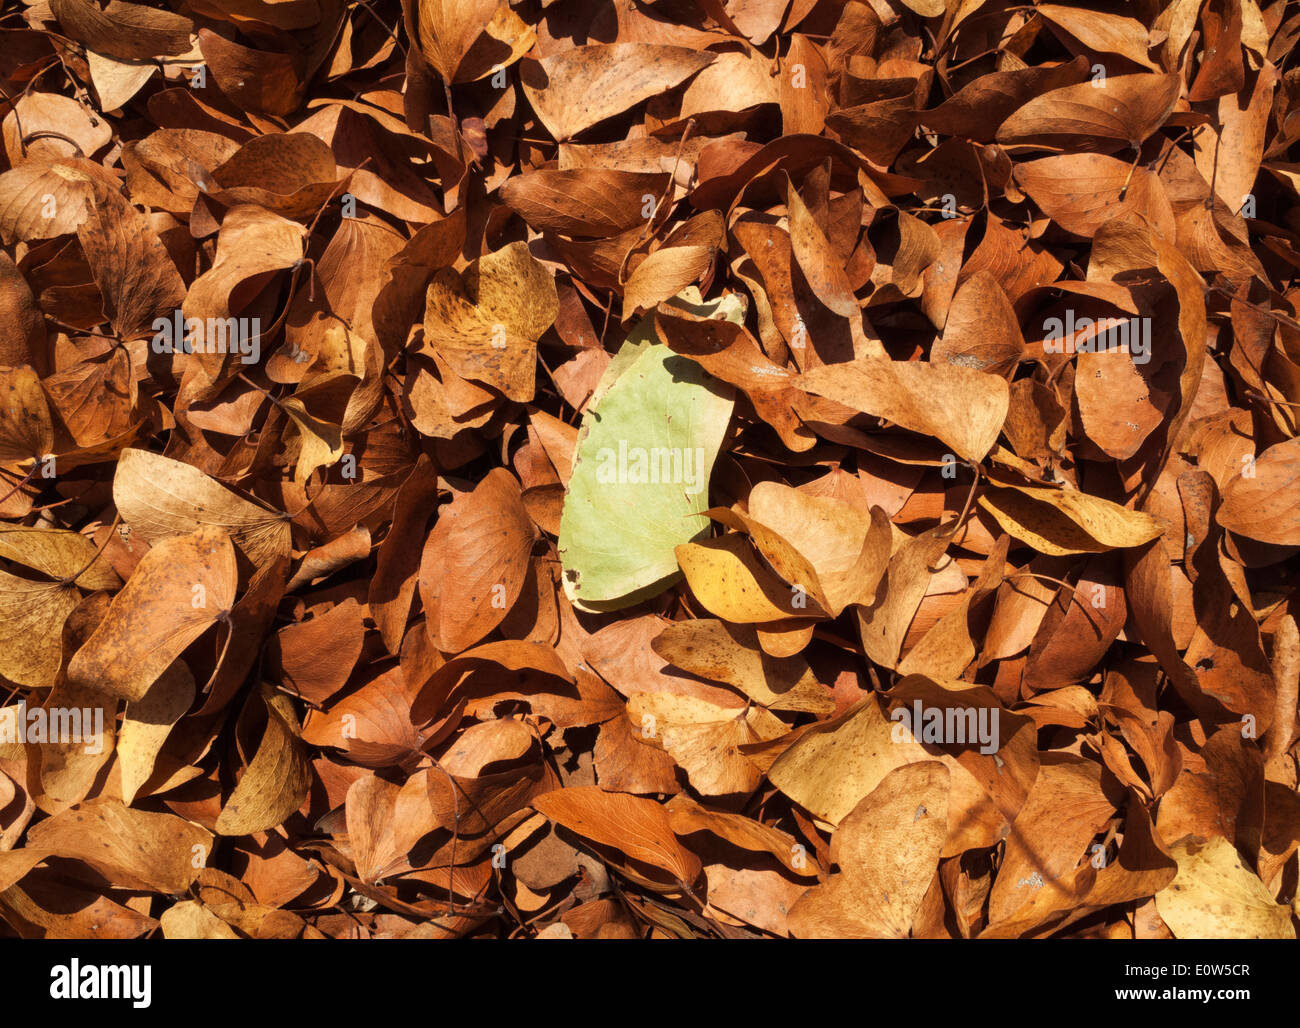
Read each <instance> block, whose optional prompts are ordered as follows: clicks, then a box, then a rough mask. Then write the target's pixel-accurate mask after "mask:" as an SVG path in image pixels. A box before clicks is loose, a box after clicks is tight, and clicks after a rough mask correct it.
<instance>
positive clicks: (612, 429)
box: [559, 288, 744, 611]
mask: <svg viewBox="0 0 1300 1028" xmlns="http://www.w3.org/2000/svg"><path fill="white" fill-rule="evenodd" d="M669 303H670V304H672V305H673V306H676V307H679V308H682V309H685V310H688V311H690V312H691V313H693V314H695V315H696V316H698V317H710V318H719V319H726V320H728V321H733V322H736V323H740V322H741V321H743V320H744V306H743V304H742V302H741V299H740V297H738V296H726V297H723V298H722V299H720V300H716V301H710V302H709V303H707V304H705V303H701V301H700V296H699V292H698V291H697V290H695V289H693V288H692V289H688V290H686V291H685V292H683V293H682V294H681V296H679V297H676V298H674V299H673V300H670V301H669ZM733 405H734V398H733V394H732V392H731V390H730V387H729V386H727V385H725V384H723V383H720V382H717V381H715V380H714V379H712V378H711V377H710V376H709V375H707V374H706V373H705V372H704V370H703V369H702V368H701V367H700V366H699V364H697V363H696V362H695V361H692V360H690V359H689V358H686V357H681V356H679V355H677V354H674V353H673V352H672V350H670V349H669V348H668V347H667V346H666V345H665V344H664V343H663V342H662V341H661V340H660V339H659V338H658V337H657V336H656V335H655V330H654V315H653V312H652V313H651V314H649V315H647V316H646V317H645V318H643V319H642V320H641V321H640V322H638V323H637V325H636V326H635V327H634V328H633V330H632V332H631V334H630V335H629V336H628V338H627V341H626V342H625V343H624V344H623V346H622V348H621V349H620V350H619V352H618V353H617V354H616V355H615V357H614V359H613V360H612V361H611V362H610V365H609V367H608V368H607V369H606V371H605V375H604V376H603V377H602V378H601V380H600V383H599V384H598V385H597V386H596V390H595V392H594V393H593V394H592V400H591V403H590V404H589V405H588V407H587V412H586V414H585V415H584V416H583V419H582V428H581V430H580V431H579V434H578V444H577V451H576V457H575V459H574V463H573V474H572V476H571V477H570V479H569V489H568V492H567V493H566V494H565V497H564V512H563V515H562V516H561V519H560V541H559V552H560V563H561V566H562V567H563V569H564V591H565V593H566V594H567V595H568V597H569V600H570V601H571V602H572V603H573V604H574V605H575V606H576V607H578V608H579V609H580V610H586V611H608V610H618V609H620V608H622V607H628V606H631V605H632V604H634V603H639V602H641V601H642V600H645V599H648V598H649V597H651V596H654V595H655V594H656V593H659V592H661V591H663V590H664V589H666V588H667V587H668V586H669V585H671V584H672V583H673V582H675V581H676V580H677V579H678V578H679V577H680V575H681V572H680V570H679V569H678V567H677V558H676V557H675V556H674V553H673V550H674V548H675V547H677V546H679V545H680V544H682V543H688V542H691V541H692V540H693V539H696V538H699V537H700V536H702V535H704V534H706V533H707V532H708V528H709V520H708V518H706V517H704V516H703V511H705V510H706V509H708V499H709V488H708V487H709V476H710V474H711V473H712V471H713V462H714V461H715V460H716V459H717V456H718V450H719V449H720V448H721V446H722V438H723V436H724V435H725V434H726V431H727V424H728V422H730V420H731V409H732V406H733Z"/></svg>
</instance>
